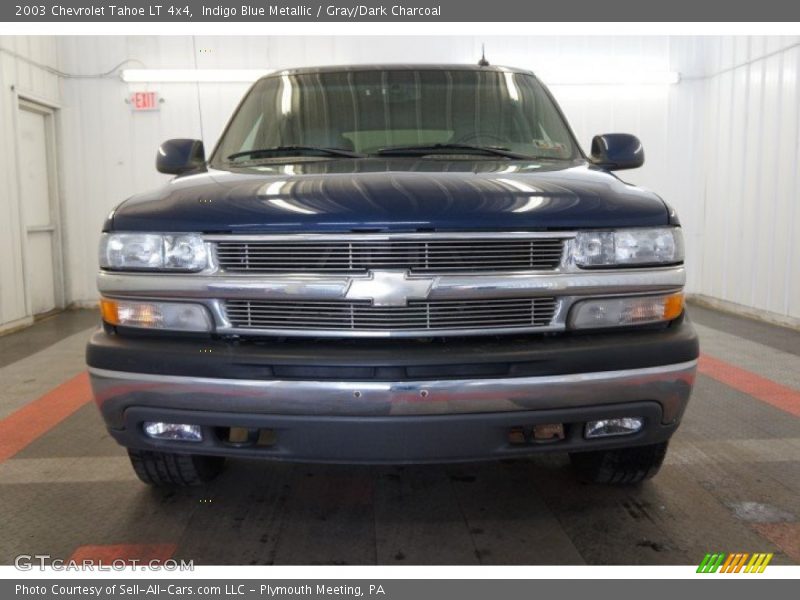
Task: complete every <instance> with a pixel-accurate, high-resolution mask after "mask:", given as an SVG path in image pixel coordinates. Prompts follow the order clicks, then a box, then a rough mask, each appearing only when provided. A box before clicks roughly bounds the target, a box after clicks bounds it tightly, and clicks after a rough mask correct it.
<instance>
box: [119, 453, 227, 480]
mask: <svg viewBox="0 0 800 600" xmlns="http://www.w3.org/2000/svg"><path fill="white" fill-rule="evenodd" d="M128 457H130V459H131V465H133V470H134V471H136V475H137V476H138V477H139V479H141V480H142V481H143V482H144V483H146V484H147V485H154V486H164V487H167V486H168V487H189V486H197V485H203V484H204V483H207V482H209V481H211V480H212V479H214V478H215V477H216V476H217V475H219V474H220V472H221V471H222V468H223V466H224V464H225V458H224V457H221V456H195V455H191V454H172V453H169V452H156V451H153V450H134V449H131V448H129V449H128Z"/></svg>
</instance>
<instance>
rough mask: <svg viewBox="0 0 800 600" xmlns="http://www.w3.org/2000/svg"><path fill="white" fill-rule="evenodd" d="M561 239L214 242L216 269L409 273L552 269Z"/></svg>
mask: <svg viewBox="0 0 800 600" xmlns="http://www.w3.org/2000/svg"><path fill="white" fill-rule="evenodd" d="M565 241H566V238H565V237H563V236H562V237H559V236H558V235H557V234H554V235H553V237H531V238H522V239H511V240H509V239H503V237H502V234H498V237H497V239H494V238H491V239H486V238H483V237H476V238H475V239H474V240H473V239H464V238H463V237H458V238H449V239H448V238H447V237H446V236H442V237H436V238H435V239H433V238H431V239H419V238H417V239H403V238H402V237H399V238H393V239H389V240H387V239H385V238H384V239H375V240H357V241H353V240H347V239H342V240H335V239H334V240H331V239H329V238H325V239H322V240H313V241H309V240H306V239H298V240H297V241H285V240H283V241H269V240H262V239H258V240H253V239H247V238H244V239H241V240H239V239H231V240H225V241H216V242H214V251H215V255H216V259H217V262H218V263H219V265H220V267H221V268H222V269H223V270H225V271H229V272H252V273H259V272H263V273H282V272H283V273H298V272H299V273H309V274H313V273H330V272H336V273H348V272H352V273H363V272H365V271H368V270H370V269H387V268H391V269H404V270H407V271H410V272H412V273H444V272H448V271H483V272H486V271H492V272H498V271H524V270H535V271H552V270H555V269H556V268H558V266H559V264H560V263H561V260H562V256H563V254H564V246H565Z"/></svg>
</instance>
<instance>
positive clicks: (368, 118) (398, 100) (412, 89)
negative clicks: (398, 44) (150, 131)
mask: <svg viewBox="0 0 800 600" xmlns="http://www.w3.org/2000/svg"><path fill="white" fill-rule="evenodd" d="M433 143H465V144H476V145H488V146H500V147H503V148H507V149H509V150H513V151H515V152H519V153H523V154H527V155H531V156H543V157H551V158H564V159H570V158H574V157H575V156H576V149H575V145H574V142H573V140H572V136H571V135H570V133H569V131H568V129H567V127H566V125H565V124H564V122H563V120H562V118H561V117H560V115H559V114H558V112H557V110H556V109H555V106H554V105H553V103H552V101H551V100H550V98H549V97H548V96H547V94H546V93H545V91H544V90H543V89H542V87H541V85H540V84H539V83H538V81H537V80H536V79H535V78H534V77H531V76H530V75H525V74H520V73H511V72H498V71H473V70H445V69H430V70H423V69H421V70H409V69H405V70H401V69H398V70H391V69H389V70H365V71H351V72H348V71H341V72H324V73H306V74H300V75H288V74H286V75H275V76H271V77H267V78H265V79H262V80H261V81H259V82H258V83H257V84H256V86H255V87H254V88H253V89H252V91H251V92H250V94H249V95H248V97H247V98H246V99H245V101H244V102H243V104H242V106H241V107H240V109H239V110H238V112H237V113H236V115H235V116H234V118H233V120H232V121H231V124H230V126H229V127H228V129H227V131H226V132H225V134H224V136H223V139H222V141H221V143H220V146H219V149H218V151H217V153H216V154H215V158H214V162H215V163H216V164H217V165H220V164H224V163H225V162H226V158H227V157H228V156H230V155H231V154H234V153H237V152H243V151H247V150H253V149H261V148H271V147H276V146H287V145H303V146H324V147H330V148H340V149H345V150H352V151H356V152H363V153H372V152H375V151H376V150H378V149H380V148H386V147H389V146H402V145H412V144H433Z"/></svg>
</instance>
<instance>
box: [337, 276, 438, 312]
mask: <svg viewBox="0 0 800 600" xmlns="http://www.w3.org/2000/svg"><path fill="white" fill-rule="evenodd" d="M434 281H435V279H434V278H432V277H410V276H409V274H408V272H407V271H400V270H394V271H390V270H386V271H370V273H369V276H368V277H366V278H363V279H362V278H355V277H354V278H353V279H351V280H350V286H349V287H348V288H347V294H345V298H347V299H348V300H372V305H373V306H406V305H407V304H408V301H409V300H424V299H425V298H427V297H428V293H429V292H430V291H431V287H432V286H433V283H434Z"/></svg>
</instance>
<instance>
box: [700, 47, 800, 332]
mask: <svg viewBox="0 0 800 600" xmlns="http://www.w3.org/2000/svg"><path fill="white" fill-rule="evenodd" d="M708 73H709V76H708V79H707V83H706V85H707V90H706V117H705V125H706V127H705V155H704V160H703V162H704V165H705V169H706V177H705V194H704V206H705V210H704V215H703V221H702V229H703V231H704V232H705V235H704V238H703V240H702V254H703V258H704V260H703V262H702V277H701V278H700V280H699V282H700V285H699V287H698V288H697V291H698V292H699V293H701V294H704V295H706V296H709V297H711V298H714V299H716V300H718V301H721V302H717V304H721V305H722V306H723V307H727V308H733V309H735V310H742V309H743V308H745V307H746V308H747V309H750V310H749V312H755V313H756V314H761V316H767V317H769V318H772V319H774V320H777V321H784V322H788V323H792V324H795V325H797V324H800V207H798V204H799V203H800V178H799V177H798V170H800V88H798V80H799V79H800V38H798V37H791V38H780V37H768V38H765V37H753V38H718V39H715V40H712V41H711V43H710V45H709V58H708ZM764 312H766V313H767V314H766V315H765V314H763V313H764Z"/></svg>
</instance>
